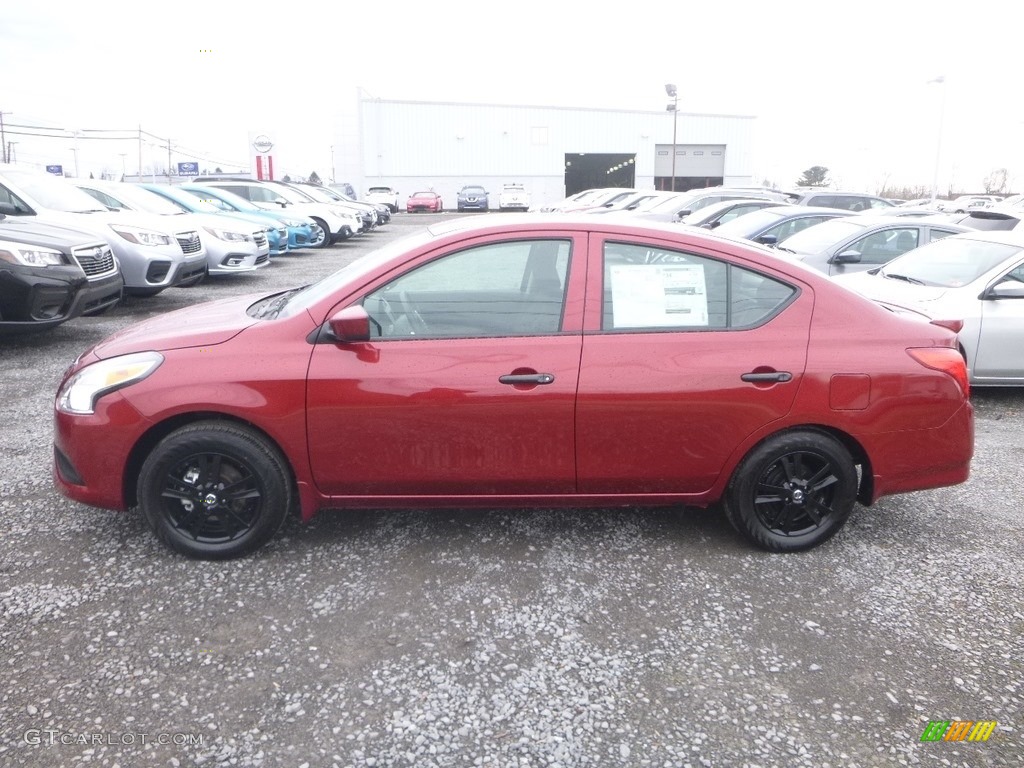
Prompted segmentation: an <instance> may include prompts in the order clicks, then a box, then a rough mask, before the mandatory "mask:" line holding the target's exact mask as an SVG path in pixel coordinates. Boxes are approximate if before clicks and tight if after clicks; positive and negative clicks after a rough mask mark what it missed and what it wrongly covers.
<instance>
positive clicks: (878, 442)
mask: <svg viewBox="0 0 1024 768" xmlns="http://www.w3.org/2000/svg"><path fill="white" fill-rule="evenodd" d="M863 444H864V447H865V449H866V450H867V452H868V455H869V456H870V457H871V464H872V479H873V487H872V491H871V497H870V502H874V501H877V500H878V499H879V498H881V497H882V496H889V495H891V494H895V493H907V492H908V491H921V490H926V489H928V488H943V487H946V486H950V485H958V484H960V483H963V482H965V481H966V480H967V478H968V477H969V476H970V471H971V458H972V457H973V456H974V407H973V406H972V405H971V403H970V402H965V403H964V404H963V405H962V406H961V407H960V408H959V409H958V410H957V411H956V413H954V414H953V415H952V416H951V417H950V418H949V420H948V421H946V423H945V424H942V425H941V426H939V427H936V428H934V429H921V430H916V431H915V432H912V433H908V432H889V433H885V434H882V435H874V436H871V437H870V438H866V439H863ZM910 444H912V445H913V446H914V450H913V451H908V450H907V446H908V445H910Z"/></svg>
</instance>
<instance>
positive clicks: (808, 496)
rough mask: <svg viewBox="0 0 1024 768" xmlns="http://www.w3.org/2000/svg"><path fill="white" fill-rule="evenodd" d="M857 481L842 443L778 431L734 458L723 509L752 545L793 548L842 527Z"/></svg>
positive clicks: (806, 546)
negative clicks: (733, 469) (734, 466)
mask: <svg viewBox="0 0 1024 768" xmlns="http://www.w3.org/2000/svg"><path fill="white" fill-rule="evenodd" d="M857 485H858V478H857V467H856V465H855V464H854V461H853V457H852V456H850V452H849V451H848V450H846V448H845V446H843V445H842V443H840V442H839V441H837V440H836V439H834V438H832V437H830V436H829V435H826V434H824V433H821V432H811V431H801V432H789V433H784V434H780V435H776V436H775V437H771V438H768V439H767V440H765V441H764V442H763V443H761V444H760V445H759V446H757V447H756V448H754V449H753V450H752V451H751V452H750V453H749V454H747V456H746V457H745V458H744V459H743V461H741V462H740V464H739V466H738V467H737V468H736V471H735V472H734V473H733V476H732V479H731V480H730V481H729V486H728V488H727V489H726V492H725V499H724V502H725V504H724V506H725V513H726V516H727V517H728V518H729V522H730V523H732V525H733V527H734V528H735V529H736V530H737V531H739V533H740V534H742V535H743V536H744V537H745V538H747V539H748V540H749V541H751V542H752V543H754V544H756V545H757V546H759V547H762V548H763V549H767V550H770V551H772V552H798V551H801V550H805V549H811V548H812V547H816V546H818V545H819V544H822V543H824V542H826V541H828V540H829V539H830V538H832V537H833V536H834V535H835V534H836V533H837V532H838V531H839V529H840V528H842V527H843V525H844V524H845V523H846V519H847V518H848V517H849V516H850V512H851V511H853V505H854V503H855V502H856V500H857Z"/></svg>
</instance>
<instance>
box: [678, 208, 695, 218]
mask: <svg viewBox="0 0 1024 768" xmlns="http://www.w3.org/2000/svg"><path fill="white" fill-rule="evenodd" d="M691 213H693V211H691V210H690V209H689V208H684V209H683V210H681V211H677V212H676V218H677V219H685V218H686V217H687V216H689V215H690V214H691Z"/></svg>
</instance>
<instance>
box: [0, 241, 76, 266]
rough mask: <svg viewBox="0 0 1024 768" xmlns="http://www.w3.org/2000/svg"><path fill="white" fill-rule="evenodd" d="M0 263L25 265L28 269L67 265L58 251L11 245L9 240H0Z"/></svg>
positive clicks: (32, 246) (19, 244)
mask: <svg viewBox="0 0 1024 768" xmlns="http://www.w3.org/2000/svg"><path fill="white" fill-rule="evenodd" d="M0 261H7V262H10V263H11V264H25V265H26V266H29V267H50V266H54V265H57V264H66V263H67V262H66V261H64V254H62V253H61V252H60V251H55V250H53V249H52V248H41V247H39V246H36V245H23V244H22V243H12V242H11V241H10V240H0Z"/></svg>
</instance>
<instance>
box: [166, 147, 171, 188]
mask: <svg viewBox="0 0 1024 768" xmlns="http://www.w3.org/2000/svg"><path fill="white" fill-rule="evenodd" d="M170 185H171V140H170V139H168V140H167V186H170Z"/></svg>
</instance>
